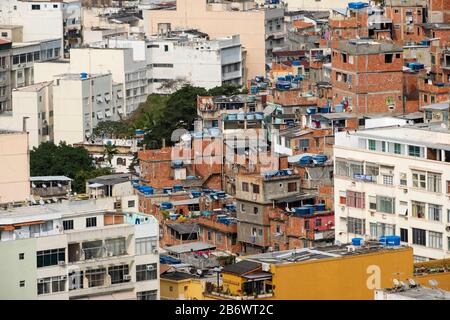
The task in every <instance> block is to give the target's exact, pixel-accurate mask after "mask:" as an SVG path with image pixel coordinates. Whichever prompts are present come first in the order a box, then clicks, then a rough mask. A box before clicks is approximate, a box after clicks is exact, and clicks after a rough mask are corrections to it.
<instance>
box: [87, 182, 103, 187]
mask: <svg viewBox="0 0 450 320" xmlns="http://www.w3.org/2000/svg"><path fill="white" fill-rule="evenodd" d="M104 186H105V185H104V184H101V183H93V184H90V185H89V188H100V187H104Z"/></svg>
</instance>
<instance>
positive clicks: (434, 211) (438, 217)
mask: <svg viewBox="0 0 450 320" xmlns="http://www.w3.org/2000/svg"><path fill="white" fill-rule="evenodd" d="M428 220H431V221H442V206H440V205H437V204H431V203H429V204H428Z"/></svg>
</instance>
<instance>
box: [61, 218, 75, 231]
mask: <svg viewBox="0 0 450 320" xmlns="http://www.w3.org/2000/svg"><path fill="white" fill-rule="evenodd" d="M63 229H64V230H72V229H73V220H64V221H63Z"/></svg>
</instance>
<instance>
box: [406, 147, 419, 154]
mask: <svg viewBox="0 0 450 320" xmlns="http://www.w3.org/2000/svg"><path fill="white" fill-rule="evenodd" d="M408 155H410V156H411V157H420V147H418V146H408Z"/></svg>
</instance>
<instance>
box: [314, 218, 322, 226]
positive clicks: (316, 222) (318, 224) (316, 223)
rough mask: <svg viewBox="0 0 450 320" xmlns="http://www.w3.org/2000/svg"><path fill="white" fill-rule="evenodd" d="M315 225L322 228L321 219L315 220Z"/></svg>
mask: <svg viewBox="0 0 450 320" xmlns="http://www.w3.org/2000/svg"><path fill="white" fill-rule="evenodd" d="M315 225H316V227H320V226H322V219H316V221H315Z"/></svg>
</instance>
